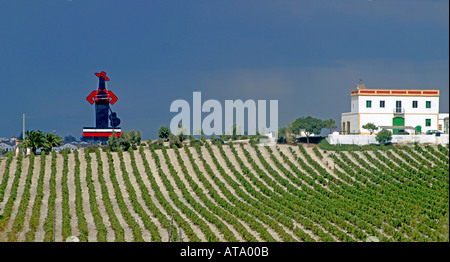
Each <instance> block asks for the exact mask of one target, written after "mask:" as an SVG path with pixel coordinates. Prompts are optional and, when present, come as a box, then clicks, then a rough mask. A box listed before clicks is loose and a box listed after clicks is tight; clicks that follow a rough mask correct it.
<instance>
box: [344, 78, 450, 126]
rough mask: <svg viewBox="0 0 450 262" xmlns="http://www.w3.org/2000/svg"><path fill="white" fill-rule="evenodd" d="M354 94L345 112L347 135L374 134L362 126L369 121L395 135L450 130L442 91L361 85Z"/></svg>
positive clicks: (352, 91) (352, 93)
mask: <svg viewBox="0 0 450 262" xmlns="http://www.w3.org/2000/svg"><path fill="white" fill-rule="evenodd" d="M350 97H351V111H350V112H349V113H342V115H341V131H342V133H343V134H370V132H369V130H367V129H364V128H362V126H363V125H365V124H367V123H373V124H375V125H376V126H377V127H379V128H380V129H379V130H381V128H385V129H388V130H391V131H393V133H394V134H396V133H397V132H398V131H400V130H404V131H406V132H408V133H410V134H419V133H425V132H426V131H428V130H439V131H440V132H445V133H448V113H447V114H439V90H417V89H415V90H411V89H366V88H365V86H364V85H363V84H358V86H357V89H353V90H351V95H350ZM445 119H447V120H445ZM445 123H446V124H445ZM375 133H376V131H375Z"/></svg>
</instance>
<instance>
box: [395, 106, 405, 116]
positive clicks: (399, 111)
mask: <svg viewBox="0 0 450 262" xmlns="http://www.w3.org/2000/svg"><path fill="white" fill-rule="evenodd" d="M404 113H405V109H404V108H400V107H396V108H394V114H404Z"/></svg>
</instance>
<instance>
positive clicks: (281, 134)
mask: <svg viewBox="0 0 450 262" xmlns="http://www.w3.org/2000/svg"><path fill="white" fill-rule="evenodd" d="M286 129H287V127H280V128H278V135H277V143H286Z"/></svg>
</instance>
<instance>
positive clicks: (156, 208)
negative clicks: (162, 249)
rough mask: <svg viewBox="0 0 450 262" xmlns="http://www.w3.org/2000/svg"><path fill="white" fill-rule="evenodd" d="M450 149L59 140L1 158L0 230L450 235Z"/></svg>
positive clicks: (98, 238)
mask: <svg viewBox="0 0 450 262" xmlns="http://www.w3.org/2000/svg"><path fill="white" fill-rule="evenodd" d="M448 221H449V149H448V147H443V146H437V147H436V146H429V145H421V146H419V145H409V146H396V147H391V148H389V149H387V150H376V149H374V150H366V151H363V150H359V151H331V150H323V149H321V148H319V147H316V146H309V145H302V144H301V145H283V144H279V145H277V146H274V147H263V146H252V145H250V144H239V143H236V144H225V145H220V144H219V145H210V144H208V143H206V144H205V145H204V146H199V145H198V146H195V147H189V146H187V145H186V146H184V147H183V148H179V149H169V148H162V149H156V150H153V149H149V148H148V147H144V146H141V147H140V148H138V149H137V150H131V149H130V150H129V151H125V152H122V151H120V150H119V151H118V152H105V151H103V150H102V149H97V150H96V151H95V152H90V153H89V152H88V151H85V150H79V151H73V152H68V151H63V152H62V153H56V152H52V153H51V154H48V155H44V154H43V155H37V156H34V155H31V156H28V157H23V156H20V157H19V158H15V157H14V156H12V155H9V156H8V157H5V158H2V159H1V161H0V241H8V242H15V241H17V242H53V241H55V242H62V241H65V240H66V239H67V238H68V237H69V236H77V237H78V238H79V239H80V241H82V242H169V241H173V242H176V241H183V242H275V241H277V242H278V241H281V242H361V241H366V239H367V238H368V237H369V236H375V237H377V238H378V239H379V240H380V241H383V242H384V241H394V242H398V241H400V242H405V241H418V242H424V241H432V242H437V241H439V242H440V241H446V242H448V241H449V239H448V234H449V231H448V225H449V222H448Z"/></svg>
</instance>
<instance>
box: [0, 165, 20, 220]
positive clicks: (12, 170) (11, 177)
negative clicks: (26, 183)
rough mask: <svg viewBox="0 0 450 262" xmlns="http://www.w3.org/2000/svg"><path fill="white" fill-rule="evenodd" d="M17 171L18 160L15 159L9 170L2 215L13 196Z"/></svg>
mask: <svg viewBox="0 0 450 262" xmlns="http://www.w3.org/2000/svg"><path fill="white" fill-rule="evenodd" d="M16 169H17V158H15V157H14V158H13V160H12V161H11V165H10V168H9V177H8V181H6V188H5V191H4V192H5V193H4V195H3V201H1V202H0V214H3V212H4V210H5V205H6V202H8V198H9V196H10V195H11V187H12V183H13V181H14V174H15V173H16ZM0 181H1V180H0Z"/></svg>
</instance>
